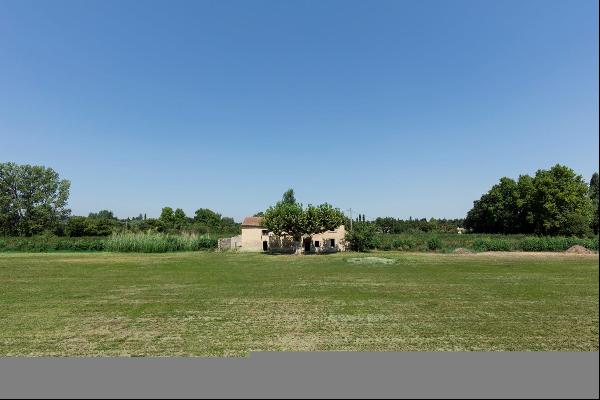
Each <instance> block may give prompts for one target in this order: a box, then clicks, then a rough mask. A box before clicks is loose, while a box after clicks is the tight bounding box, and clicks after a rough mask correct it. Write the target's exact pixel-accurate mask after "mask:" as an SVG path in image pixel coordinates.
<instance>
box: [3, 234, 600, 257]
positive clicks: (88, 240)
mask: <svg viewBox="0 0 600 400" xmlns="http://www.w3.org/2000/svg"><path fill="white" fill-rule="evenodd" d="M374 239H375V240H374V245H375V248H376V249H378V250H386V251H389V250H395V251H409V252H441V253H450V252H453V251H454V250H455V249H458V248H462V249H468V250H471V251H477V252H481V251H553V252H562V251H565V250H567V249H568V248H570V247H571V246H574V245H579V246H583V247H585V248H587V249H589V250H592V251H598V236H596V237H591V238H577V237H544V236H525V235H487V234H464V235H458V234H456V233H430V234H428V233H416V234H380V235H377V236H376V237H375V238H374ZM216 248H217V235H211V236H208V235H194V234H191V235H186V234H165V233H150V234H144V233H124V234H115V235H112V236H108V237H73V238H71V237H59V236H54V235H39V236H33V237H0V252H14V251H23V252H52V251H111V252H123V253H129V252H135V253H166V252H173V251H194V250H209V249H216Z"/></svg>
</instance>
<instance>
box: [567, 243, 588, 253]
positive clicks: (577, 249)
mask: <svg viewBox="0 0 600 400" xmlns="http://www.w3.org/2000/svg"><path fill="white" fill-rule="evenodd" d="M565 253H569V254H594V252H593V251H591V250H589V249H586V248H585V247H583V246H580V245H578V244H576V245H575V246H571V247H569V248H568V249H567V250H565Z"/></svg>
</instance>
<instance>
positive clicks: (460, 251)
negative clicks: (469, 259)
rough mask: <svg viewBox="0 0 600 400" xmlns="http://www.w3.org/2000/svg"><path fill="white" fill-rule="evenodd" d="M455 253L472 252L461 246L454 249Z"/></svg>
mask: <svg viewBox="0 0 600 400" xmlns="http://www.w3.org/2000/svg"><path fill="white" fill-rule="evenodd" d="M453 253H454V254H469V253H471V252H470V251H469V250H467V249H465V248H462V247H459V248H458V249H454V251H453Z"/></svg>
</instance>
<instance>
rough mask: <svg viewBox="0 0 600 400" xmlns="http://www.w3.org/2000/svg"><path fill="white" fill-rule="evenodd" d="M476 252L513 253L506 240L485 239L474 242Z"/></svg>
mask: <svg viewBox="0 0 600 400" xmlns="http://www.w3.org/2000/svg"><path fill="white" fill-rule="evenodd" d="M473 248H474V249H475V250H476V251H511V246H510V243H509V242H508V241H507V240H504V239H496V238H484V239H477V240H475V242H473Z"/></svg>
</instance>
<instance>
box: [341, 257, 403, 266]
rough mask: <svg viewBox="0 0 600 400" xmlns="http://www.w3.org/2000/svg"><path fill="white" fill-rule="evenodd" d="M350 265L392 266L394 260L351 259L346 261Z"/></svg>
mask: <svg viewBox="0 0 600 400" xmlns="http://www.w3.org/2000/svg"><path fill="white" fill-rule="evenodd" d="M346 261H347V262H349V263H350V264H386V265H389V264H393V263H394V262H395V260H394V259H391V258H385V257H353V258H348V259H347V260H346Z"/></svg>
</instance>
